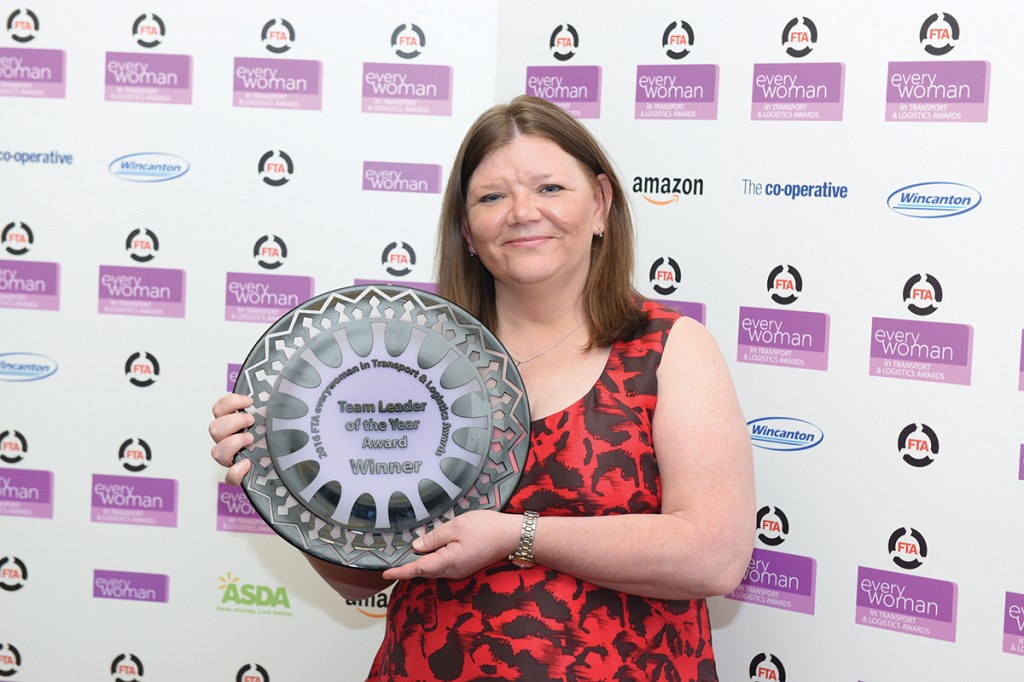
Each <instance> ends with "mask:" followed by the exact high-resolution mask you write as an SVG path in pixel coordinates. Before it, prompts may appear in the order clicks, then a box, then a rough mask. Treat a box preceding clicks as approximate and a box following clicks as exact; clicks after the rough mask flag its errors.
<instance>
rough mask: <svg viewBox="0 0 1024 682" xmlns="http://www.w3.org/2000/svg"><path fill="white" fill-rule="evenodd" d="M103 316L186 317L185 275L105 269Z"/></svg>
mask: <svg viewBox="0 0 1024 682" xmlns="http://www.w3.org/2000/svg"><path fill="white" fill-rule="evenodd" d="M99 312H100V313H105V314H108V315H141V316H145V317H185V271H184V270H170V269H164V268H133V267H124V266H116V265H101V266H100V276H99Z"/></svg>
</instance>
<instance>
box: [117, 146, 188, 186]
mask: <svg viewBox="0 0 1024 682" xmlns="http://www.w3.org/2000/svg"><path fill="white" fill-rule="evenodd" d="M108 168H109V170H110V172H111V174H112V175H113V176H114V177H116V178H120V179H122V180H128V181H129V182H165V181H167V180H174V179H175V178H180V177H181V176H182V175H184V174H185V173H188V171H189V168H190V166H189V163H188V161H186V160H185V159H183V158H181V157H180V156H175V155H174V154H165V153H163V152H138V153H136V154H126V155H125V156H119V157H118V158H116V159H114V160H113V161H111V162H110V166H108Z"/></svg>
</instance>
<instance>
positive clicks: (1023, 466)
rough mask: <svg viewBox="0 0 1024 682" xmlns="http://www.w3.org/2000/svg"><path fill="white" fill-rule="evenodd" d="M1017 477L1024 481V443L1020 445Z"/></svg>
mask: <svg viewBox="0 0 1024 682" xmlns="http://www.w3.org/2000/svg"><path fill="white" fill-rule="evenodd" d="M1017 478H1018V480H1021V481H1024V443H1022V444H1021V446H1020V467H1019V468H1018V470H1017Z"/></svg>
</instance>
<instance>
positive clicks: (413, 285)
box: [352, 279, 437, 294]
mask: <svg viewBox="0 0 1024 682" xmlns="http://www.w3.org/2000/svg"><path fill="white" fill-rule="evenodd" d="M352 284H353V285H354V286H357V287H362V286H367V285H369V284H392V285H394V286H396V287H405V288H407V289H419V290H420V291H426V292H427V293H428V294H436V293H437V284H435V283H434V282H406V281H404V280H400V279H354V280H352Z"/></svg>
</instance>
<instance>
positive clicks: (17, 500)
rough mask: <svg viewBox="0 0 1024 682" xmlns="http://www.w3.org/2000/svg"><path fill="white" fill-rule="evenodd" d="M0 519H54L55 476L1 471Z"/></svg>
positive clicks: (49, 473)
mask: <svg viewBox="0 0 1024 682" xmlns="http://www.w3.org/2000/svg"><path fill="white" fill-rule="evenodd" d="M0 516H21V517H24V518H33V519H52V518H53V472H52V471H35V470H33V469H0Z"/></svg>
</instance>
